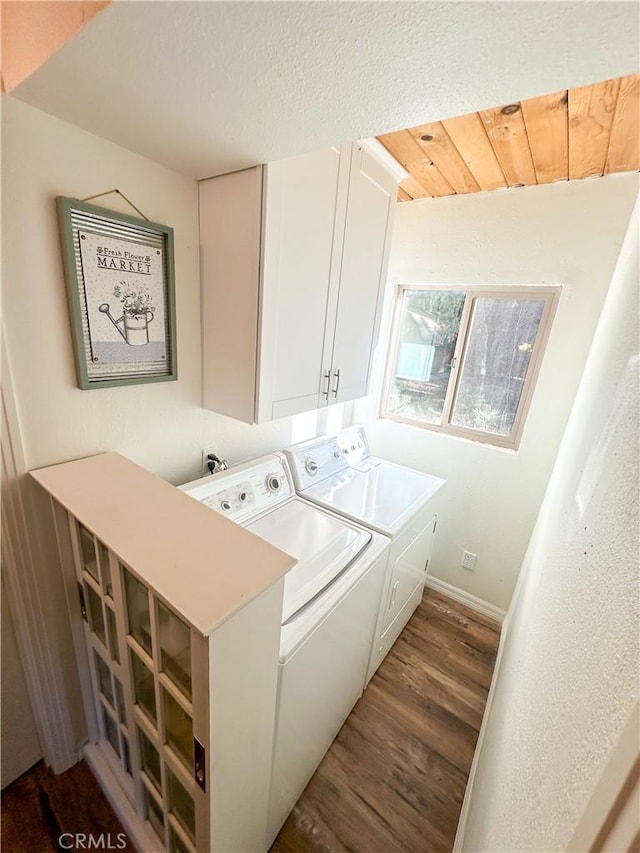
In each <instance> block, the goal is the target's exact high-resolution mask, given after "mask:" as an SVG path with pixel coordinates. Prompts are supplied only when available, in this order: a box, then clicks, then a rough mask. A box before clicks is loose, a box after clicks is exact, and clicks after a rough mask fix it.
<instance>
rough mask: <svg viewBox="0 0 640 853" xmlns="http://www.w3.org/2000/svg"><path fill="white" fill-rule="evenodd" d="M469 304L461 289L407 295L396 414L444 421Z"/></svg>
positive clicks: (392, 403)
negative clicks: (449, 388) (462, 321)
mask: <svg viewBox="0 0 640 853" xmlns="http://www.w3.org/2000/svg"><path fill="white" fill-rule="evenodd" d="M464 300H465V293H464V292H460V291H453V290H407V291H405V293H404V299H403V305H402V315H401V318H400V326H399V329H398V345H397V349H396V359H395V370H394V374H393V383H392V387H391V393H390V396H389V403H388V411H389V412H390V413H392V414H395V415H401V416H402V417H405V418H415V419H416V420H419V421H422V422H424V423H428V424H439V423H440V422H441V420H442V413H443V410H444V403H445V398H446V396H447V388H448V385H449V376H450V375H451V361H452V359H453V354H454V352H455V348H456V342H457V340H458V330H459V328H460V318H461V316H462V309H463V307H464Z"/></svg>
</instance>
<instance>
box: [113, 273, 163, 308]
mask: <svg viewBox="0 0 640 853" xmlns="http://www.w3.org/2000/svg"><path fill="white" fill-rule="evenodd" d="M113 295H114V296H115V297H116V298H117V299H119V300H120V302H121V304H122V311H123V313H124V314H125V315H128V316H129V317H145V316H146V315H147V314H149V313H150V312H151V311H155V306H154V305H153V304H152V303H151V294H150V293H149V288H148V287H147V286H146V285H144V284H132V283H131V282H127V281H121V282H120V284H117V285H116V286H115V287H114V288H113Z"/></svg>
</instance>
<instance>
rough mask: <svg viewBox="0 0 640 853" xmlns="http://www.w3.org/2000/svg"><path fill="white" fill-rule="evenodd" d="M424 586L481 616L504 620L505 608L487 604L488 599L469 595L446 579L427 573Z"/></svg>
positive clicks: (501, 621)
mask: <svg viewBox="0 0 640 853" xmlns="http://www.w3.org/2000/svg"><path fill="white" fill-rule="evenodd" d="M425 586H428V587H429V589H435V591H436V592H441V593H442V594H443V595H446V596H448V597H449V598H453V600H454V601H459V602H460V604H465V605H466V606H467V607H470V608H471V609H472V610H475V611H476V612H477V613H482V615H483V616H488V617H489V619H493V620H494V621H496V622H499V623H500V624H502V623H503V622H504V619H505V616H506V615H507V614H506V611H505V610H501V609H500V608H499V607H496V606H495V604H489V602H488V601H483V600H482V599H481V598H477V597H476V596H475V595H471V593H470V592H465V591H464V590H462V589H458V587H457V586H452V585H451V584H450V583H447V582H446V581H441V580H439V578H434V577H431V576H430V575H427V579H426V581H425Z"/></svg>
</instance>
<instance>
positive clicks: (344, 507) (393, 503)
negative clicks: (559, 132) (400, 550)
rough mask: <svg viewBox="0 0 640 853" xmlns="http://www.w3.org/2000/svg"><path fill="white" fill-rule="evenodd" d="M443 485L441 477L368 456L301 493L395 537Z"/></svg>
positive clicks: (443, 481) (315, 501) (309, 498)
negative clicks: (355, 464)
mask: <svg viewBox="0 0 640 853" xmlns="http://www.w3.org/2000/svg"><path fill="white" fill-rule="evenodd" d="M444 484H445V480H441V479H440V477H432V476H431V475H430V474H423V473H422V472H421V471H413V470H412V469H411V468H403V467H402V466H401V465H395V464H394V463H393V462H385V461H383V460H381V459H376V458H375V457H372V456H370V457H368V458H367V459H366V460H363V462H362V463H360V464H359V465H357V466H355V467H353V468H349V469H347V470H346V471H343V472H342V473H339V474H336V475H334V476H333V477H329V478H328V479H326V480H323V481H322V482H321V483H316V484H314V485H313V486H311V487H310V488H307V489H305V490H304V491H303V492H302V494H303V496H304V497H305V498H307V499H308V500H311V501H314V503H318V504H320V505H321V506H326V507H328V508H329V509H332V510H334V511H335V512H338V513H341V514H342V515H346V516H348V517H349V518H352V519H354V520H355V521H358V522H360V523H362V524H366V525H367V526H368V527H372V528H373V529H374V530H377V531H379V532H380V533H385V534H386V535H387V536H394V535H395V534H396V533H398V532H399V531H400V530H401V529H402V527H403V526H404V524H405V523H406V521H407V520H408V518H410V516H411V515H412V514H413V513H415V512H417V511H418V510H419V509H420V507H421V506H423V505H424V504H425V503H427V501H428V500H429V499H430V498H432V497H433V495H435V493H436V492H437V491H439V490H440V489H441V488H442V486H444Z"/></svg>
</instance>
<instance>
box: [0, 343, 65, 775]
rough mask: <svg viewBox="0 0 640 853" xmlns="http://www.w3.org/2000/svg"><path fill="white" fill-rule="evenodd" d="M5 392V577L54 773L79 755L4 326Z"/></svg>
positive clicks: (38, 725)
mask: <svg viewBox="0 0 640 853" xmlns="http://www.w3.org/2000/svg"><path fill="white" fill-rule="evenodd" d="M1 390H2V433H1V447H2V479H1V484H2V538H1V543H2V576H3V579H4V584H5V591H6V595H7V603H8V605H9V609H10V611H11V616H12V618H13V621H14V626H15V632H16V639H17V642H18V650H19V653H20V658H21V661H22V665H23V668H24V674H25V681H26V684H27V692H28V694H29V700H30V702H31V707H32V710H33V716H34V719H35V723H36V728H37V730H38V736H39V738H40V744H41V746H42V752H43V755H44V759H45V762H46V763H47V764H48V765H49V766H50V767H51V769H52V770H53V771H54V773H62V772H63V771H64V770H67V769H68V768H69V767H71V766H72V765H73V764H75V763H76V762H77V761H78V758H79V755H78V749H77V745H76V743H75V738H74V733H73V725H72V719H71V713H70V709H69V698H68V694H67V687H66V683H65V678H64V670H63V667H62V662H61V658H60V655H59V650H58V649H57V648H56V646H55V644H54V643H53V642H52V641H51V638H50V636H48V632H47V625H48V624H49V623H50V621H51V619H52V614H51V613H50V610H48V609H47V605H46V602H44V601H43V600H42V599H43V596H42V594H41V586H42V584H41V582H40V580H39V569H40V571H43V570H44V567H46V566H47V564H50V562H51V561H50V560H46V559H45V555H44V553H43V546H42V541H41V539H40V538H39V536H38V532H37V525H34V524H33V523H30V519H34V518H35V513H34V508H33V506H32V502H31V499H30V494H29V489H28V485H29V484H28V483H27V477H26V475H27V472H28V468H27V461H26V456H25V451H24V446H23V442H22V433H21V431H20V419H19V412H18V408H17V405H16V398H15V394H14V387H13V381H12V375H11V362H10V359H9V354H8V351H7V342H6V335H5V333H4V329H3V330H2V389H1ZM34 528H36V529H34ZM54 560H56V561H57V555H56V556H55V557H54ZM55 615H56V614H53V617H54V618H55ZM65 617H66V613H65Z"/></svg>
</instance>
